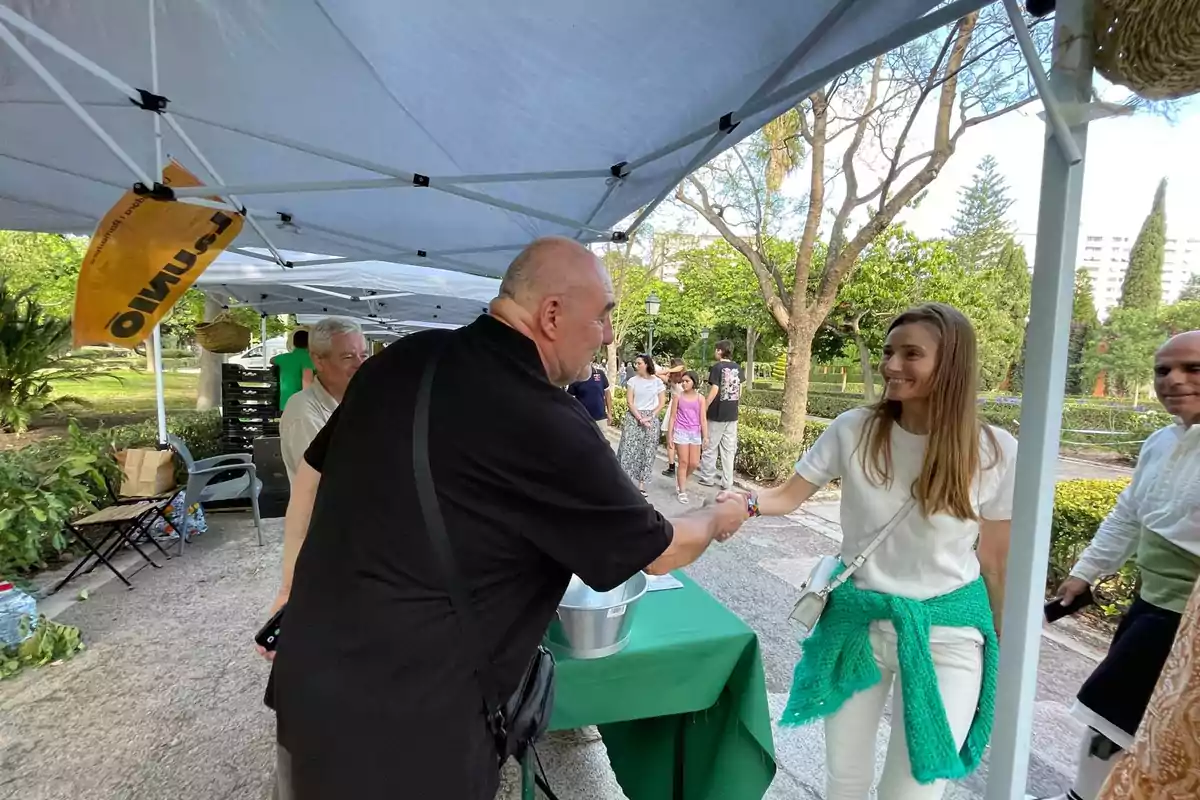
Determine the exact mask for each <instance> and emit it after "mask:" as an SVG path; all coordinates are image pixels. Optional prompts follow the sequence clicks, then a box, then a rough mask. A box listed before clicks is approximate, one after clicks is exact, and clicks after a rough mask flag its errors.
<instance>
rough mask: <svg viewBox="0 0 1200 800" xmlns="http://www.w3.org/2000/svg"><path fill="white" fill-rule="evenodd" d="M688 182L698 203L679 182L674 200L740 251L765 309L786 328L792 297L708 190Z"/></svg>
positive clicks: (696, 181)
mask: <svg viewBox="0 0 1200 800" xmlns="http://www.w3.org/2000/svg"><path fill="white" fill-rule="evenodd" d="M687 181H688V183H690V184H691V185H692V186H693V188H695V189H696V192H697V193H698V194H699V195H700V202H699V203H697V202H696V201H695V200H693V199H692V198H690V197H688V196H687V193H686V192H684V190H683V185H682V184H680V185H679V186H678V187H676V189H675V199H676V200H678V201H679V202H681V203H683V204H684V205H685V206H687V207H688V208H690V209H692V210H693V211H695V212H696V213H697V214H699V215H700V216H701V217H703V218H704V219H705V220H706V221H707V222H708V224H709V225H712V226H713V227H714V228H716V229H717V232H718V233H720V234H721V236H722V238H724V239H725V241H727V242H729V244H730V245H731V246H732V247H733V249H735V250H737V251H738V252H739V253H741V254H742V256H744V257H745V259H746V260H747V261H748V262H750V268H751V269H752V270H753V271H754V277H755V278H756V279H757V280H758V288H759V290H760V291H761V292H762V296H763V301H764V302H765V303H766V305H767V309H768V310H769V311H770V312H771V316H773V317H774V318H775V321H776V322H778V323H779V325H780V327H782V328H783V329H784V330H787V327H788V323H789V322H790V321H791V312H790V310H789V308H790V306H791V298H787V302H786V303H785V302H784V298H785V297H787V296H786V294H783V293H781V292H780V291H779V287H778V285H777V282H776V280H775V278H773V277H772V270H770V269H769V268H768V267H767V266H766V264H765V263H764V262H765V259H764V258H763V257H762V254H761V253H760V252H759V251H758V250H755V249H754V248H753V247H751V246H750V244H749V242H747V241H746V240H745V239H743V238H742V237H741V236H738V235H737V233H735V232H734V230H733V229H732V228H730V227H729V225H728V224H727V223H726V222H725V220H723V219H721V216H720V214H718V213H717V212H716V210H715V209H714V208H713V206H712V202H711V201H710V199H709V195H708V190H707V189H705V188H704V184H702V183H700V181H698V180H696V179H695V178H694V177H692V176H690V175H689V176H688V178H687Z"/></svg>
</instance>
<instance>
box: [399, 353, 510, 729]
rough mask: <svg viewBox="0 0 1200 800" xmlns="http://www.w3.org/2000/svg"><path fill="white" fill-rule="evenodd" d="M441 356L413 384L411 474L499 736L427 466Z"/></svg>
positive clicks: (486, 667) (499, 714)
mask: <svg viewBox="0 0 1200 800" xmlns="http://www.w3.org/2000/svg"><path fill="white" fill-rule="evenodd" d="M441 355H442V348H441V347H439V348H438V349H437V350H435V351H434V353H433V355H432V356H431V357H430V359H429V363H428V364H427V365H426V366H425V370H424V371H423V372H422V374H421V383H420V384H419V386H418V387H417V405H416V412H415V413H414V414H413V477H414V479H415V480H416V484H417V499H418V501H419V502H420V505H421V514H422V515H423V516H424V517H425V529H426V530H427V531H428V533H429V541H430V543H432V545H433V550H434V552H435V553H436V554H437V558H438V561H439V562H440V563H441V566H442V575H443V579H444V581H445V584H446V588H447V589H448V590H449V592H450V602H451V604H452V605H453V607H454V612H455V614H454V616H455V618H456V619H457V620H458V627H459V633H460V634H461V637H462V640H463V643H464V645H465V646H467V647H469V648H472V649H474V650H475V651H476V652H474V653H472V661H473V662H474V663H473V666H472V668H473V671H474V673H475V679H476V681H477V682H478V683H479V689H480V692H481V694H482V695H483V704H484V709H485V710H486V711H487V718H488V726H489V727H490V728H492V733H493V735H500V736H503V735H504V731H503V726H504V723H505V720H504V714H503V711H502V710H501V709H502V708H503V705H502V704H503V702H504V698H502V697H501V696H500V692H499V691H498V690H497V688H496V687H495V685H493V684H492V682H491V669H490V667H491V659H490V658H489V657H488V655H487V653H486V651H485V649H484V648H485V645H484V644H483V642H484V638H483V637H482V636H480V635H479V625H478V624H477V623H476V620H475V613H474V611H473V610H472V608H471V598H470V597H468V596H467V592H466V588H465V587H464V585H463V580H462V572H461V571H460V570H459V568H458V560H457V559H456V558H455V557H454V548H453V546H452V545H451V544H450V537H449V535H448V534H447V533H446V523H445V521H444V520H443V519H442V510H441V507H440V506H439V505H438V500H437V492H436V490H435V489H434V487H433V471H432V469H430V466H429V403H430V397H431V396H432V394H433V377H434V375H435V374H436V373H437V366H438V361H439V360H440V359H441ZM497 725H498V726H499V728H498V729H497V727H496V726H497Z"/></svg>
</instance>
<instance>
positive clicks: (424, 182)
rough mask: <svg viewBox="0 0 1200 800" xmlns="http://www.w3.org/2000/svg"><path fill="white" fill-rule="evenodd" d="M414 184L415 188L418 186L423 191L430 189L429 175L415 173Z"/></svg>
mask: <svg viewBox="0 0 1200 800" xmlns="http://www.w3.org/2000/svg"><path fill="white" fill-rule="evenodd" d="M412 182H413V186H417V187H419V188H422V189H428V188H429V176H428V175H422V174H421V173H419V172H414V173H413V179H412Z"/></svg>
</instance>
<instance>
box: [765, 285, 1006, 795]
mask: <svg viewBox="0 0 1200 800" xmlns="http://www.w3.org/2000/svg"><path fill="white" fill-rule="evenodd" d="M976 350H977V348H976V341H975V331H974V330H973V329H972V328H971V324H970V322H969V321H968V320H967V319H966V317H964V316H963V315H962V314H961V313H960V312H959V311H957V310H955V309H954V308H951V307H949V306H945V305H940V304H929V305H923V306H919V307H917V308H914V309H911V310H909V311H906V312H905V313H903V314H901V315H900V316H899V317H897V318H896V319H895V320H894V321H893V322H892V324H891V326H890V327H889V329H888V336H887V344H886V346H885V348H884V353H883V363H882V367H881V371H882V373H883V377H884V379H885V380H886V387H887V388H886V391H885V394H884V397H883V399H882V400H880V401H879V402H878V403H876V404H875V405H873V406H870V407H868V408H858V409H854V410H853V411H849V412H847V413H845V414H842V415H841V416H839V417H838V418H837V419H836V420H834V421H833V423H832V424H831V425H830V426H829V428H828V429H827V430H826V431H825V433H823V434H822V435H821V437H820V439H818V440H817V442H816V444H814V445H813V447H812V449H811V450H809V451H808V452H807V453H806V454H805V455H804V457H803V458H802V459H801V460H800V462H799V463H798V464H796V472H795V474H794V475H793V476H792V477H791V478H790V479H789V480H788V481H787V483H785V484H783V485H782V486H779V487H777V488H775V489H770V490H767V491H764V492H763V493H762V494H761V495H758V496H751V497H750V498H748V505H749V509H750V511H751V513H756V512H757V513H760V514H769V515H782V514H787V513H790V512H791V511H793V510H795V509H796V508H797V507H798V506H799V505H800V504H801V503H803V502H804V501H805V500H807V499H808V498H809V497H811V496H812V495H813V493H815V492H816V491H817V489H818V488H820V487H821V486H823V485H825V484H827V483H829V482H830V481H832V480H834V479H840V480H841V483H842V498H841V519H842V529H843V532H844V538H843V542H842V552H841V559H842V562H843V563H845V564H848V563H850V562H851V561H853V560H854V559H855V558H857V557H858V556H859V554H860V553H862V552H863V551H864V550H865V549H866V548H867V546H868V545H869V544H871V543H872V541H873V540H875V539H876V538H877V537H879V536H880V535H881V533H882V532H884V531H887V533H886V534H885V535H886V538H884V539H883V540H882V543H881V544H880V545H879V547H878V549H876V550H875V551H874V552H873V553H872V554H871V555H870V557H869V558H867V559H866V561H865V562H864V563H863V565H862V567H861V568H860V569H859V570H858V571H857V572H855V573H854V575H853V578H852V580H850V581H848V582H846V583H844V584H842V585H841V586H840V587H838V588H837V589H836V590H834V591H833V593H832V594H831V595H830V596H829V602H828V605H827V607H826V609H825V612H824V615H823V616H822V617H821V621H820V623H819V624H818V625H817V626H816V628H815V629H814V631H813V634H812V636H811V637H810V638H809V639H808V640H807V641H806V642H805V643H804V645H803V649H804V656H803V658H802V659H801V660H800V662H799V664H798V665H797V668H796V674H795V678H794V681H793V692H792V695H791V698H790V700H789V702H788V707H787V709H786V710H785V712H784V719H783V721H784V724H804V723H806V722H809V721H811V720H813V719H816V718H818V717H824V718H825V738H826V742H827V746H826V771H827V788H826V794H825V797H826V798H827V799H828V800H866V798H867V796H868V794H869V793H870V790H871V785H872V783H873V782H874V777H875V775H874V769H873V766H874V761H875V757H874V753H875V746H874V744H875V740H876V738H877V736H878V732H879V726H880V722H881V719H882V715H883V709H884V706H885V704H886V701H887V698H888V695H889V694H890V693H891V689H892V685H893V683H894V682H895V681H896V680H897V678H899V681H900V684H902V685H903V692H900V690H899V685H898V686H897V691H896V693H895V695H894V696H893V697H892V716H891V719H892V730H893V734H894V735H893V736H892V737H891V741H890V744H889V746H888V755H887V761H886V765H885V768H884V771H883V777H882V779H881V781H880V786H879V795H880V796H881V797H884V796H886V797H889V798H892V800H936V798H940V797H941V795H942V792H943V790H944V788H945V780H946V779H956V778H962V777H964V776H966V775H967V774H969V773H971V772H972V771H973V770H974V769H975V767H976V766H977V765H978V763H979V759H980V758H981V757H982V755H983V751H984V749H985V748H986V746H987V742H988V739H989V737H990V735H991V725H992V702H993V696H994V690H995V679H996V664H997V655H998V647H997V641H998V640H997V630H998V627H999V625H998V612H999V609H1000V608H1001V606H1002V605H1003V594H1002V592H1003V586H1004V569H1005V563H1006V561H1007V557H1008V537H1009V526H1010V521H1011V517H1012V493H1013V464H1014V462H1015V461H1016V451H1017V445H1016V440H1015V439H1014V438H1013V437H1012V436H1011V435H1009V434H1008V433H1007V432H1005V431H1001V430H994V429H992V428H989V427H988V426H986V425H983V424H982V423H981V422H980V421H979V418H978V415H977V411H976V381H977V379H976V375H977V373H978V360H977V355H976Z"/></svg>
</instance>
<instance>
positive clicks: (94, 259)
mask: <svg viewBox="0 0 1200 800" xmlns="http://www.w3.org/2000/svg"><path fill="white" fill-rule="evenodd" d="M163 183H164V184H166V185H167V186H173V187H183V186H203V184H202V183H200V181H199V180H198V179H197V178H196V176H195V175H193V174H191V173H190V172H188V171H187V170H186V169H184V168H183V167H181V166H180V165H179V164H176V163H175V162H171V163H170V164H169V165H167V168H166V169H165V170H163ZM242 222H243V220H242V215H241V214H238V213H236V212H234V211H230V210H224V211H222V210H220V209H215V208H209V207H206V206H198V205H193V204H191V203H182V202H178V201H165V200H155V199H154V198H152V197H149V196H148V195H139V194H136V193H134V192H132V191H130V192H126V193H125V195H124V196H123V197H122V198H121V199H120V201H119V202H118V203H117V204H116V205H115V206H113V207H112V210H110V211H109V212H108V214H106V215H105V217H104V219H103V220H101V222H100V226H99V227H98V228H96V232H95V234H93V235H92V243H91V245H90V246H89V247H88V251H87V255H86V256H84V258H83V266H82V267H81V269H80V270H79V282H78V283H77V284H76V287H75V316H74V319H73V321H72V325H73V333H74V341H75V346H76V347H79V346H81V345H85V344H99V343H101V342H111V343H112V344H117V345H122V346H124V347H133V346H134V345H137V344H139V343H140V342H142V341H144V340H145V339H147V338H148V337H149V336H150V332H151V330H153V329H154V326H155V325H157V324H158V322H159V320H161V319H162V318H163V317H164V316H165V315H166V313H167V311H169V310H170V309H171V306H173V305H175V302H176V301H177V300H179V298H180V297H182V296H183V293H184V292H186V291H187V290H188V289H189V288H190V287H191V285H192V284H193V283H195V281H196V278H198V277H199V276H200V273H201V272H204V270H205V269H207V268H208V265H209V264H211V263H212V262H213V259H215V258H216V257H217V256H218V255H219V254H220V252H221V251H222V250H224V249H225V248H226V247H228V246H229V245H230V244H231V243H232V242H233V240H234V239H235V238H237V235H238V234H239V233H241V230H242Z"/></svg>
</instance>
